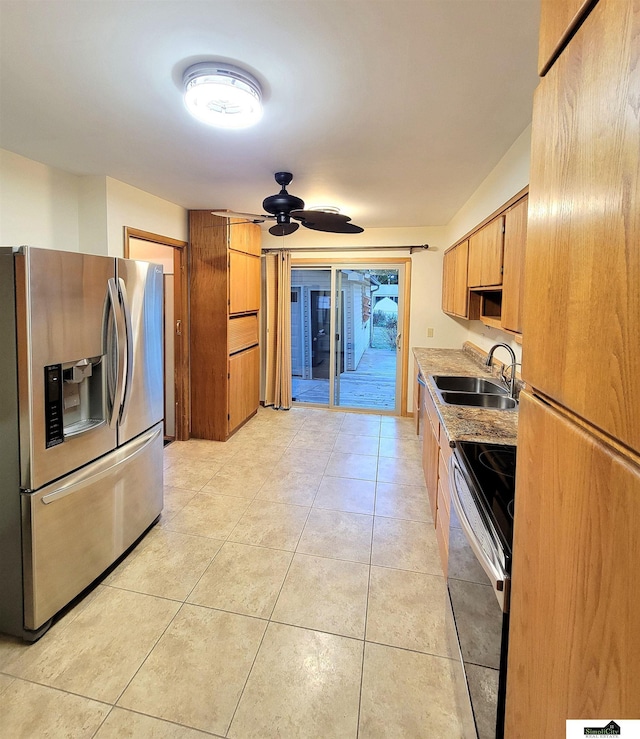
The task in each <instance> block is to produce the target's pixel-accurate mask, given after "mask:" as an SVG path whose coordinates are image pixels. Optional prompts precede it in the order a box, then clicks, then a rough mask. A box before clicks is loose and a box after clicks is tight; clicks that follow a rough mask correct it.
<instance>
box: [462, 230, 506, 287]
mask: <svg viewBox="0 0 640 739" xmlns="http://www.w3.org/2000/svg"><path fill="white" fill-rule="evenodd" d="M503 236H504V216H498V217H497V218H494V219H493V220H492V221H490V222H489V223H487V225H486V226H483V227H482V228H481V229H480V230H479V231H476V233H474V234H473V235H472V236H471V237H470V238H469V271H468V286H469V287H488V286H493V285H501V284H502V250H503V241H504V239H503Z"/></svg>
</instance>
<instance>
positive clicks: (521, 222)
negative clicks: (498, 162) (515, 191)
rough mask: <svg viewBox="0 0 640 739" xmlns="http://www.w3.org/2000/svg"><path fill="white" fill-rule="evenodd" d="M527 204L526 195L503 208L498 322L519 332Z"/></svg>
mask: <svg viewBox="0 0 640 739" xmlns="http://www.w3.org/2000/svg"><path fill="white" fill-rule="evenodd" d="M527 206H528V198H523V199H522V200H520V201H519V202H518V203H516V205H514V206H513V208H510V209H509V210H508V211H507V212H506V214H505V223H504V274H503V275H502V318H501V324H502V327H503V328H508V329H509V330H510V331H516V332H517V333H522V305H523V295H524V291H523V286H524V285H523V283H524V257H525V247H526V244H527Z"/></svg>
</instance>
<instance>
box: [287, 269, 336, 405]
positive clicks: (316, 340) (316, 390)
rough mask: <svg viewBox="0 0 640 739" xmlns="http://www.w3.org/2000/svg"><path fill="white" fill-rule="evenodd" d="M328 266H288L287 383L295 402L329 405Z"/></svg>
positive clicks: (329, 319)
mask: <svg viewBox="0 0 640 739" xmlns="http://www.w3.org/2000/svg"><path fill="white" fill-rule="evenodd" d="M331 351H332V349H331V270H330V269H312V268H302V269H292V270H291V374H292V376H291V384H292V392H293V400H294V401H295V402H296V403H312V404H314V405H329V401H330V398H329V389H330V376H331V374H332V373H331Z"/></svg>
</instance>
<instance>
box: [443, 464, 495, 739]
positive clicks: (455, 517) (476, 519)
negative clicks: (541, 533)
mask: <svg viewBox="0 0 640 739" xmlns="http://www.w3.org/2000/svg"><path fill="white" fill-rule="evenodd" d="M450 485H451V502H452V506H451V519H450V528H449V561H448V573H447V587H448V590H449V599H450V601H451V610H452V616H453V627H454V628H455V632H456V635H457V640H458V646H459V651H460V658H461V662H462V667H463V670H462V673H461V674H463V675H464V681H465V684H463V685H462V686H459V688H458V693H459V694H460V693H466V695H467V696H468V699H469V701H470V703H471V708H472V711H473V717H474V720H475V726H476V731H477V736H478V737H479V739H495V738H496V737H498V738H500V737H503V735H504V688H505V678H506V675H505V667H506V646H507V641H506V640H507V634H508V614H507V613H506V609H507V608H508V603H509V599H508V593H509V576H508V573H507V571H506V567H505V564H506V562H505V555H504V552H503V551H502V547H501V546H500V543H499V541H498V538H497V536H496V535H495V531H494V530H493V527H492V525H491V522H490V521H489V520H488V519H487V516H486V514H485V513H484V512H483V508H482V502H481V499H480V497H479V496H478V495H477V494H476V493H475V492H474V490H473V486H472V483H471V482H470V479H469V476H468V475H467V474H465V470H464V468H463V466H462V464H461V463H460V461H459V459H458V458H457V457H456V454H455V452H454V454H453V455H452V456H451V460H450Z"/></svg>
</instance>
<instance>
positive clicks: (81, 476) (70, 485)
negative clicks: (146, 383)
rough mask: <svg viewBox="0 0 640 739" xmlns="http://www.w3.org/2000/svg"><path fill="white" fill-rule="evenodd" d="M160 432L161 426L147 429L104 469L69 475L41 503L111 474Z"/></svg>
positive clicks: (70, 492)
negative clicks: (129, 447) (128, 451)
mask: <svg viewBox="0 0 640 739" xmlns="http://www.w3.org/2000/svg"><path fill="white" fill-rule="evenodd" d="M161 433H162V428H156V429H152V430H151V431H148V432H147V433H146V434H143V435H142V436H140V437H139V438H138V439H137V440H136V444H135V448H134V449H133V450H132V451H131V452H130V453H129V454H127V455H126V456H125V457H123V458H122V459H119V460H118V461H117V462H115V463H113V464H109V465H107V466H106V467H104V469H101V470H100V471H98V472H96V473H95V474H92V475H88V476H87V474H86V472H85V473H82V472H79V473H78V474H77V475H73V476H72V477H69V478H68V482H67V484H66V485H65V486H64V487H61V488H59V489H58V490H54V491H53V492H52V493H47V495H43V496H42V498H41V499H40V500H41V501H42V503H44V505H49V504H51V503H53V502H55V501H56V500H60V498H65V497H66V496H67V495H71V494H72V493H73V492H74V491H75V490H76V488H78V486H86V485H87V484H88V483H93V482H97V481H98V480H100V479H102V478H103V477H105V476H106V475H111V474H113V471H114V470H115V469H116V468H117V467H120V465H123V464H125V463H126V462H130V461H131V460H132V459H133V458H134V457H137V456H138V455H139V454H141V453H142V452H143V451H144V450H145V449H146V448H147V447H148V446H149V445H150V444H152V443H153V442H154V441H155V439H156V438H157V436H158V435H159V434H161Z"/></svg>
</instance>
